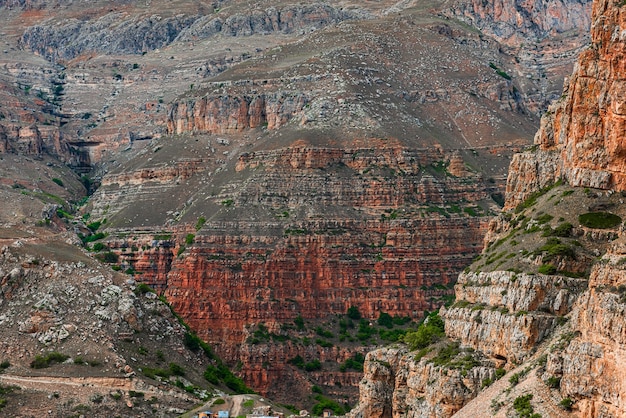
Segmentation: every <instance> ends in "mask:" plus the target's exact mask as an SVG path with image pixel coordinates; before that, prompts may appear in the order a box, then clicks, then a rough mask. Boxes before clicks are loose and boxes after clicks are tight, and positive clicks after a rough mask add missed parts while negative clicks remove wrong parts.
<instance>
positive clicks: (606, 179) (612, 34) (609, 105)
mask: <svg viewBox="0 0 626 418" xmlns="http://www.w3.org/2000/svg"><path fill="white" fill-rule="evenodd" d="M593 13H594V20H593V24H592V27H591V45H590V47H589V48H588V49H587V50H586V51H584V52H583V53H582V54H581V56H580V58H579V60H578V63H577V65H576V68H575V71H574V73H573V74H572V76H571V78H570V80H569V83H568V84H567V85H566V86H565V89H564V93H563V97H562V98H561V99H560V100H559V101H557V102H556V103H555V104H553V105H552V106H551V107H550V108H549V110H548V114H547V115H546V116H544V118H543V119H542V122H541V128H540V129H539V132H537V135H536V136H535V144H536V147H537V148H538V149H537V150H531V151H528V152H525V153H523V154H519V155H516V156H515V157H514V159H513V162H512V164H511V170H510V171H511V173H510V175H509V179H508V184H507V208H512V207H515V206H516V205H517V204H518V203H519V202H521V201H523V200H524V199H525V197H526V196H528V195H529V194H530V193H532V192H533V191H535V190H538V189H540V188H542V187H545V186H546V185H548V184H551V183H554V182H555V181H556V180H558V179H564V180H566V181H567V182H568V183H569V184H571V185H574V186H583V187H595V188H601V189H611V190H617V191H621V190H626V166H625V164H626V163H625V161H626V159H625V158H624V156H625V155H626V154H625V153H624V150H623V144H624V135H625V132H626V110H625V109H626V104H625V102H624V100H625V99H624V98H625V97H626V90H625V87H624V82H623V79H624V77H625V75H626V64H625V63H626V38H624V36H623V35H622V34H623V32H624V30H625V28H626V23H625V21H626V17H625V16H626V14H625V13H626V12H625V11H624V9H623V8H622V7H619V6H616V5H615V4H613V2H607V1H596V2H595V3H594V6H593Z"/></svg>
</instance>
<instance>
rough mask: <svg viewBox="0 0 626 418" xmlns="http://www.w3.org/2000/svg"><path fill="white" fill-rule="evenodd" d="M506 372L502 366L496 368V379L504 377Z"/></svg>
mask: <svg viewBox="0 0 626 418" xmlns="http://www.w3.org/2000/svg"><path fill="white" fill-rule="evenodd" d="M505 374H506V370H504V369H503V368H502V367H500V368H497V369H496V379H502V377H503V376H504V375H505Z"/></svg>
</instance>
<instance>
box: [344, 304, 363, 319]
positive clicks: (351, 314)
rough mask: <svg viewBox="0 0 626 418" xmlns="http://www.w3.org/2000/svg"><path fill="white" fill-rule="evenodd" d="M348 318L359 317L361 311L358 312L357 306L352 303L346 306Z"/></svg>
mask: <svg viewBox="0 0 626 418" xmlns="http://www.w3.org/2000/svg"><path fill="white" fill-rule="evenodd" d="M347 315H348V318H350V319H361V312H359V308H357V307H356V306H354V305H352V306H350V307H349V308H348V313H347Z"/></svg>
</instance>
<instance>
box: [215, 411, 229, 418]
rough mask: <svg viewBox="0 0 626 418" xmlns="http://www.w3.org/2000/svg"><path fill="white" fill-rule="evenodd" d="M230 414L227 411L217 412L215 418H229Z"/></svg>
mask: <svg viewBox="0 0 626 418" xmlns="http://www.w3.org/2000/svg"><path fill="white" fill-rule="evenodd" d="M229 417H230V414H229V413H228V411H217V418H229Z"/></svg>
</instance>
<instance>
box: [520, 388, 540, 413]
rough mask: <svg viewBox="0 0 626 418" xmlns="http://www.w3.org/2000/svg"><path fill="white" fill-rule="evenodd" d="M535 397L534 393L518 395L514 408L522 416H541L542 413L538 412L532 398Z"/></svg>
mask: <svg viewBox="0 0 626 418" xmlns="http://www.w3.org/2000/svg"><path fill="white" fill-rule="evenodd" d="M532 398H533V395H532V393H529V394H528V395H523V396H518V397H517V398H515V400H514V401H513V409H515V411H516V412H517V414H518V416H519V417H520V418H541V415H540V414H536V413H535V410H534V408H533V406H532V405H531V403H530V400H531V399H532Z"/></svg>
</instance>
